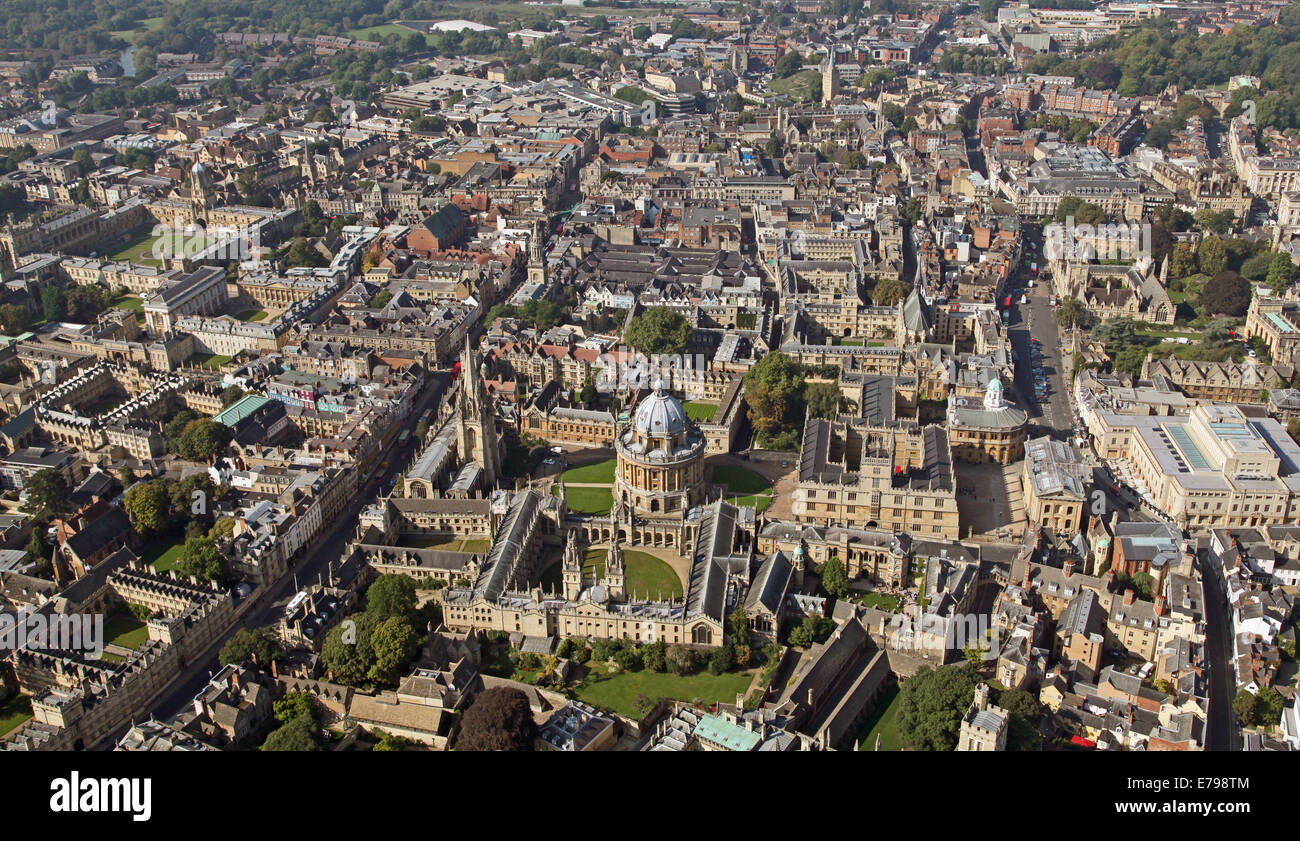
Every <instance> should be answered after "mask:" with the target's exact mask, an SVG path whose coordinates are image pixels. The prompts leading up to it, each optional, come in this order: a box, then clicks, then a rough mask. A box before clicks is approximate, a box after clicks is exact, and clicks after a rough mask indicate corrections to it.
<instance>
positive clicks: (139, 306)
mask: <svg viewBox="0 0 1300 841" xmlns="http://www.w3.org/2000/svg"><path fill="white" fill-rule="evenodd" d="M113 306H115V307H117V308H118V309H120V310H131V311H132V312H144V299H143V298H137V297H136V296H134V295H122V296H121V297H119V298H115V299H113Z"/></svg>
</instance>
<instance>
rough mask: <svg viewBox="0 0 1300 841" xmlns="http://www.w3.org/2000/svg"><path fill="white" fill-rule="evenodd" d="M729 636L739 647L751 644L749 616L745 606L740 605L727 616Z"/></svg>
mask: <svg viewBox="0 0 1300 841" xmlns="http://www.w3.org/2000/svg"><path fill="white" fill-rule="evenodd" d="M727 636H728V637H730V639H731V642H732V644H733V645H735V646H737V647H740V646H748V645H749V616H748V615H746V613H745V608H743V607H738V608H736V609H735V610H733V611H732V612H731V615H730V616H728V617H727Z"/></svg>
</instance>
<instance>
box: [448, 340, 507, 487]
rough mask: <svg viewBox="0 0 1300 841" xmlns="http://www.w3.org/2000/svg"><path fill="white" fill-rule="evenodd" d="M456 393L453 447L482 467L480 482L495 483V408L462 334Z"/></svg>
mask: <svg viewBox="0 0 1300 841" xmlns="http://www.w3.org/2000/svg"><path fill="white" fill-rule="evenodd" d="M460 375H461V384H460V393H459V394H457V395H456V412H457V417H458V418H459V420H460V424H459V432H458V433H457V436H458V437H457V444H458V447H457V450H458V452H459V453H460V457H461V460H462V461H474V462H478V464H479V466H480V467H482V468H483V474H484V476H483V484H484V486H485V487H487V488H494V487H496V483H497V477H498V476H500V475H501V449H500V444H499V442H498V441H497V422H496V411H495V410H494V409H493V407H492V398H491V397H489V396H488V393H487V386H485V385H484V384H483V373H482V371H481V370H480V368H479V360H478V354H477V353H476V352H475V351H474V348H473V347H472V346H471V345H470V341H469V337H468V336H466V337H465V350H464V351H462V353H461V357H460Z"/></svg>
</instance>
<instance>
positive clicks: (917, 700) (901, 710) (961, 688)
mask: <svg viewBox="0 0 1300 841" xmlns="http://www.w3.org/2000/svg"><path fill="white" fill-rule="evenodd" d="M978 683H979V673H978V672H976V671H975V670H974V669H973V668H971V667H970V665H969V664H966V663H959V664H950V665H947V666H941V667H939V668H938V669H932V668H930V667H929V666H922V667H921V669H920V670H919V671H918V672H917V673H916V674H915V675H913V676H912V677H911V678H908V679H907V680H905V681H903V683H902V685H901V687H900V690H899V696H898V705H899V706H898V735H899V738H900V739H901V741H902V743H903V746H904V747H907V748H910V749H912V750H936V751H950V750H952V749H954V748H955V747H956V746H957V737H958V735H959V733H960V732H961V719H962V716H964V715H965V714H966V710H967V709H969V708H970V704H971V701H972V699H973V698H974V697H975V686H976V684H978Z"/></svg>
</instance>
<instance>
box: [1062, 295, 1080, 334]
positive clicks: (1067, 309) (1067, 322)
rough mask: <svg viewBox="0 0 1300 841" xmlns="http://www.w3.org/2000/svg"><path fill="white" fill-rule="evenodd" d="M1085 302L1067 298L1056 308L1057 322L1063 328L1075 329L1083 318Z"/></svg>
mask: <svg viewBox="0 0 1300 841" xmlns="http://www.w3.org/2000/svg"><path fill="white" fill-rule="evenodd" d="M1084 312H1085V310H1084V307H1083V302H1082V301H1080V300H1079V299H1078V298H1066V299H1065V300H1064V301H1062V302H1061V305H1060V306H1059V307H1057V308H1056V321H1057V323H1059V324H1060V325H1061V326H1062V327H1073V326H1074V325H1076V324H1078V323H1079V321H1080V319H1082V318H1083V314H1084Z"/></svg>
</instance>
